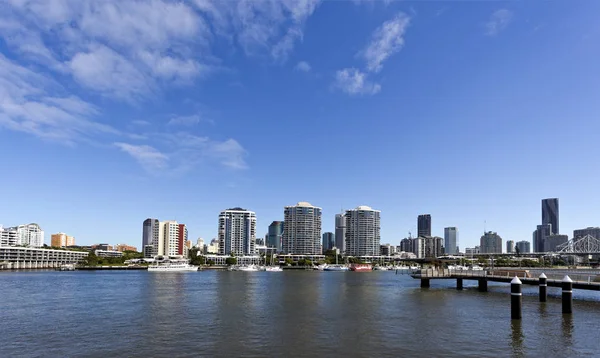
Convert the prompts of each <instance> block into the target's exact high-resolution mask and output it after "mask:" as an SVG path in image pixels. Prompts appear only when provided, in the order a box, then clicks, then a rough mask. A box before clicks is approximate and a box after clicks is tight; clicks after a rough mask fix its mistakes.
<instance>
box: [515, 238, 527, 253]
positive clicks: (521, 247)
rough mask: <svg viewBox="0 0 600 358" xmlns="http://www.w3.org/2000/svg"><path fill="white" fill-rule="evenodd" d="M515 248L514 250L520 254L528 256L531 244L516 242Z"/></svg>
mask: <svg viewBox="0 0 600 358" xmlns="http://www.w3.org/2000/svg"><path fill="white" fill-rule="evenodd" d="M515 247H516V249H515V250H518V251H519V253H520V254H528V253H530V252H531V244H530V243H529V241H525V240H523V241H518V242H517V243H516V245H515Z"/></svg>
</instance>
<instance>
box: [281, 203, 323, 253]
mask: <svg viewBox="0 0 600 358" xmlns="http://www.w3.org/2000/svg"><path fill="white" fill-rule="evenodd" d="M283 215H284V220H283V240H282V246H283V247H282V249H283V250H282V251H283V252H284V253H286V254H298V255H320V254H321V208H319V207H316V206H312V205H311V204H310V203H307V202H305V201H301V202H299V203H298V204H296V205H294V206H286V207H285V208H284V211H283Z"/></svg>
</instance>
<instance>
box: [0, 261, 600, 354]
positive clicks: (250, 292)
mask: <svg viewBox="0 0 600 358" xmlns="http://www.w3.org/2000/svg"><path fill="white" fill-rule="evenodd" d="M431 283H432V284H431V288H429V289H421V288H419V281H418V280H414V279H412V278H410V276H406V275H396V274H395V273H394V272H392V271H389V272H385V271H383V272H365V273H355V272H318V271H314V272H312V271H300V272H298V271H296V272H289V271H286V272H279V273H278V272H229V271H225V272H218V271H201V272H188V273H152V272H145V271H113V272H99V271H97V272H83V271H81V272H80V271H75V272H56V271H30V272H0V318H1V321H0V356H2V357H286V356H289V357H338V356H340V357H341V356H349V357H495V358H497V357H579V356H581V357H598V356H600V329H599V326H600V292H581V291H579V292H578V291H576V292H575V297H576V300H575V301H574V307H573V311H574V313H573V315H569V316H563V315H562V314H561V302H560V289H556V288H549V294H550V297H549V301H548V302H547V303H545V304H540V303H539V302H538V298H537V296H536V292H537V288H536V287H527V286H526V287H524V292H525V295H524V299H523V319H522V321H521V322H518V321H511V320H510V294H509V287H508V285H506V284H494V283H490V284H489V291H488V292H485V293H480V292H478V291H477V288H476V286H475V284H474V283H473V284H472V286H469V285H470V281H465V290H463V291H457V290H455V289H454V285H455V282H454V281H451V280H439V281H435V280H434V281H432V282H431Z"/></svg>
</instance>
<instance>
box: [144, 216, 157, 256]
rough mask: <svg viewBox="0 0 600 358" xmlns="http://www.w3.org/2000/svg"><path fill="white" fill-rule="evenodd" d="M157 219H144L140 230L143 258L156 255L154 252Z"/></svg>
mask: <svg viewBox="0 0 600 358" xmlns="http://www.w3.org/2000/svg"><path fill="white" fill-rule="evenodd" d="M158 225H159V221H158V219H150V218H148V219H146V220H144V226H143V229H142V252H143V253H144V257H146V258H151V257H154V255H157V254H158V253H157V252H156V251H155V250H154V249H155V245H154V243H155V242H156V243H157V244H158V234H159V229H158Z"/></svg>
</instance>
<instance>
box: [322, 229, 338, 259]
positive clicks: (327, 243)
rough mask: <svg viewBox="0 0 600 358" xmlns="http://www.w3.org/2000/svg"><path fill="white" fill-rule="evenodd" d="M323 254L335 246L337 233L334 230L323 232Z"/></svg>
mask: <svg viewBox="0 0 600 358" xmlns="http://www.w3.org/2000/svg"><path fill="white" fill-rule="evenodd" d="M321 246H322V250H323V255H325V252H327V251H328V250H332V249H333V248H334V247H335V234H334V233H332V232H324V233H323V243H322V244H321Z"/></svg>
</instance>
